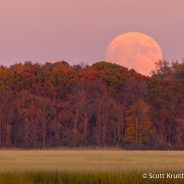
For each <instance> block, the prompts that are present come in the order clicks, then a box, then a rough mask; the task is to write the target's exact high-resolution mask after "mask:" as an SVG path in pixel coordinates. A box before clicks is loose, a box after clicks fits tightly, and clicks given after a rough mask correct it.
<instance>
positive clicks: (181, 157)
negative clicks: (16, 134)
mask: <svg viewBox="0 0 184 184" xmlns="http://www.w3.org/2000/svg"><path fill="white" fill-rule="evenodd" d="M183 170H184V152H182V151H176V152H175V151H117V150H116V151H112V150H111V151H107V150H106V151H105V150H98V151H90V150H88V151H85V150H83V151H76V150H75V151H74V150H72V151H71V150H65V151H59V150H48V151H0V184H180V183H184V179H183V180H177V179H152V180H150V179H143V178H142V173H143V172H150V171H152V172H169V171H171V172H177V171H178V172H182V171H183Z"/></svg>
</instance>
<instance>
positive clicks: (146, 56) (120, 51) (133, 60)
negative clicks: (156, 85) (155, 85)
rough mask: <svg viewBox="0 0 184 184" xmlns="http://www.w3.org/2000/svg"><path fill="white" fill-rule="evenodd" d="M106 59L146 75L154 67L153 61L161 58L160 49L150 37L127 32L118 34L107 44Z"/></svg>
mask: <svg viewBox="0 0 184 184" xmlns="http://www.w3.org/2000/svg"><path fill="white" fill-rule="evenodd" d="M106 60H107V61H110V62H113V63H116V64H119V65H122V66H125V67H127V68H129V69H134V70H136V71H137V72H139V73H141V74H143V75H147V76H148V75H150V74H151V71H152V70H154V69H155V63H156V62H158V61H159V60H162V50H161V48H160V46H159V44H158V43H157V42H156V41H155V40H154V39H153V38H152V37H150V36H148V35H146V34H143V33H139V32H129V33H125V34H122V35H119V36H118V37H116V38H115V39H114V40H113V41H112V42H111V43H110V44H109V46H108V47H107V51H106Z"/></svg>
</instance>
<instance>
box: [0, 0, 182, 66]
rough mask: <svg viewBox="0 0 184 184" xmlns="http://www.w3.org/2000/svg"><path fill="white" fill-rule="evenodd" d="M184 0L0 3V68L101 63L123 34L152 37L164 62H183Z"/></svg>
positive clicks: (24, 0) (15, 0)
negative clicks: (45, 64) (113, 43)
mask: <svg viewBox="0 0 184 184" xmlns="http://www.w3.org/2000/svg"><path fill="white" fill-rule="evenodd" d="M183 7H184V1H183V0H13V1H12V0H1V1H0V64H3V65H7V66H9V65H11V64H14V63H18V62H23V61H33V62H41V63H44V62H54V61H61V60H65V61H68V62H69V63H70V64H76V63H88V64H90V63H94V62H96V61H101V60H105V52H106V48H107V46H108V44H109V43H110V42H111V41H112V40H113V39H114V38H115V37H116V36H118V35H120V34H122V33H126V32H142V33H145V34H148V35H150V36H151V37H153V38H154V39H155V40H156V41H157V42H158V43H159V45H160V47H161V48H162V51H163V56H164V58H165V59H167V60H175V59H183V58H184V52H183V51H184V50H183V48H184V35H183V34H184V11H183Z"/></svg>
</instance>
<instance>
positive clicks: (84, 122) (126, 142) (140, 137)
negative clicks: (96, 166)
mask: <svg viewBox="0 0 184 184" xmlns="http://www.w3.org/2000/svg"><path fill="white" fill-rule="evenodd" d="M183 109H184V64H183V63H179V62H175V63H173V64H172V65H169V64H168V62H158V63H157V69H156V70H155V71H154V72H153V73H152V75H151V76H150V77H147V76H143V75H141V74H139V73H137V72H136V71H134V70H128V69H127V68H125V67H123V66H119V65H117V64H112V63H108V62H104V61H102V62H97V63H95V64H93V65H91V66H83V65H73V66H70V65H69V64H68V63H67V62H65V61H60V62H56V63H45V64H43V65H41V64H38V63H32V62H25V63H24V64H22V63H19V64H15V65H12V66H10V67H5V66H1V67H0V147H2V148H3V147H7V148H8V147H18V148H26V149H31V148H52V147H54V148H59V147H81V146H82V147H118V148H123V149H183V148H184V110H183Z"/></svg>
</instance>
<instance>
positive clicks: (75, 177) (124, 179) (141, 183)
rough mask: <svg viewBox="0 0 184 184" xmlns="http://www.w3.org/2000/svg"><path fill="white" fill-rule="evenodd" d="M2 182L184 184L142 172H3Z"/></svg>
mask: <svg viewBox="0 0 184 184" xmlns="http://www.w3.org/2000/svg"><path fill="white" fill-rule="evenodd" d="M0 183H2V184H182V183H183V181H182V180H181V179H157V180H150V179H143V178H142V177H141V174H140V173H134V172H130V173H72V172H71V173H57V172H28V173H27V172H26V173H1V174H0Z"/></svg>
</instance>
